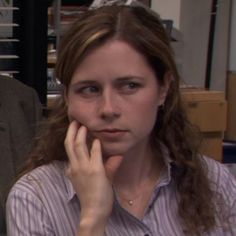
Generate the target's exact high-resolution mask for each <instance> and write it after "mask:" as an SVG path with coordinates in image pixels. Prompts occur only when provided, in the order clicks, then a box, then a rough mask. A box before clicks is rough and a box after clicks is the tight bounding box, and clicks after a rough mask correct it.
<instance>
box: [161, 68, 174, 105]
mask: <svg viewBox="0 0 236 236" xmlns="http://www.w3.org/2000/svg"><path fill="white" fill-rule="evenodd" d="M172 81H173V75H172V73H171V72H170V71H167V72H166V73H165V75H164V79H163V82H162V83H161V84H160V90H159V93H160V95H159V98H160V99H159V104H158V105H159V106H162V105H164V103H165V100H166V97H167V94H168V91H169V88H170V84H171V82H172Z"/></svg>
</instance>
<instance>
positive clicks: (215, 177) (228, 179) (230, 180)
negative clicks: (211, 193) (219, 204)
mask: <svg viewBox="0 0 236 236" xmlns="http://www.w3.org/2000/svg"><path fill="white" fill-rule="evenodd" d="M202 161H203V165H204V167H205V169H206V173H207V177H208V179H209V181H210V183H211V185H212V187H213V190H216V191H217V192H220V193H222V194H223V195H227V194H232V196H235V197H234V199H236V178H235V177H234V176H233V175H232V174H231V173H230V170H229V168H228V167H227V166H226V165H224V164H222V163H220V162H218V161H215V160H213V159H211V158H208V157H205V156H203V157H202Z"/></svg>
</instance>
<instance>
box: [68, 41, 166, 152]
mask: <svg viewBox="0 0 236 236" xmlns="http://www.w3.org/2000/svg"><path fill="white" fill-rule="evenodd" d="M164 84H165V85H163V86H160V85H159V84H158V82H157V79H156V76H155V73H154V71H153V70H152V68H151V67H150V66H149V64H148V63H147V62H146V60H145V58H144V57H143V56H142V54H140V53H139V52H137V51H136V50H135V49H134V48H132V47H131V46H129V44H127V43H125V42H123V41H119V40H114V41H110V42H107V43H105V44H104V45H102V46H100V47H98V48H97V49H95V50H93V51H92V52H91V53H90V54H89V55H88V56H87V57H86V58H85V59H84V60H83V61H82V63H81V64H80V65H79V66H78V68H77V69H76V71H75V73H74V75H73V77H72V80H71V83H70V86H69V88H68V93H67V97H66V100H67V105H68V116H69V118H70V119H75V120H77V121H78V122H79V123H80V124H83V125H84V126H86V127H87V128H88V130H89V134H90V135H91V136H92V137H96V138H98V139H99V140H100V141H101V143H102V147H103V154H104V155H105V156H110V155H118V154H119V155H125V154H128V153H132V151H134V150H135V152H137V151H138V150H141V149H142V150H145V149H146V148H148V145H149V136H150V133H151V131H152V129H153V127H154V124H155V121H156V117H157V113H158V107H159V106H160V105H162V104H163V103H164V100H165V96H166V93H167V90H168V85H167V83H164Z"/></svg>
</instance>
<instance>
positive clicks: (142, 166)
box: [114, 148, 164, 194]
mask: <svg viewBox="0 0 236 236" xmlns="http://www.w3.org/2000/svg"><path fill="white" fill-rule="evenodd" d="M163 166H164V164H163V160H162V158H161V157H158V156H156V155H155V154H154V153H153V151H152V150H151V148H142V149H141V150H140V149H139V150H135V151H133V152H130V153H127V154H126V155H125V156H124V160H123V161H122V164H121V166H120V168H119V171H118V173H117V174H116V176H115V179H114V187H115V188H116V189H117V190H119V191H120V192H121V191H122V192H126V193H133V194H135V193H137V192H139V190H140V189H142V187H143V186H144V185H146V184H148V185H152V184H155V183H156V182H157V180H158V178H159V175H160V172H161V170H162V168H163Z"/></svg>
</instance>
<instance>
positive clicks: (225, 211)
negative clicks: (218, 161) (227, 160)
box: [219, 167, 236, 236]
mask: <svg viewBox="0 0 236 236" xmlns="http://www.w3.org/2000/svg"><path fill="white" fill-rule="evenodd" d="M219 191H220V195H221V196H222V200H223V204H222V206H221V211H220V215H221V220H222V221H223V224H222V226H223V227H224V228H225V236H226V235H227V236H228V235H229V236H231V235H236V178H235V177H234V176H233V175H232V174H231V173H230V171H229V170H228V168H226V167H223V168H222V169H221V175H220V179H219Z"/></svg>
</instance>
